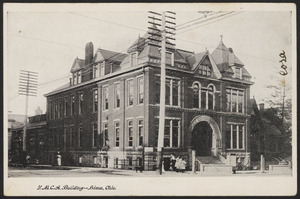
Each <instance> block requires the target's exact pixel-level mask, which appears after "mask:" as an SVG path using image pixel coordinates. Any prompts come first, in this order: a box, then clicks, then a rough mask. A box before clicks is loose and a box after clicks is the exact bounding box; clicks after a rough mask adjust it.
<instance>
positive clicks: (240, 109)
mask: <svg viewBox="0 0 300 199" xmlns="http://www.w3.org/2000/svg"><path fill="white" fill-rule="evenodd" d="M243 108H244V91H240V90H239V91H238V112H239V113H243V112H244V111H243Z"/></svg>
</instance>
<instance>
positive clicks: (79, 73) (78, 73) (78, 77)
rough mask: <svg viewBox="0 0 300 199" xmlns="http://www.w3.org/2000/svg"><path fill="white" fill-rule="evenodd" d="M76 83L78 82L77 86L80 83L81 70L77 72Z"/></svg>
mask: <svg viewBox="0 0 300 199" xmlns="http://www.w3.org/2000/svg"><path fill="white" fill-rule="evenodd" d="M77 79H78V80H77V81H78V84H80V83H81V70H80V71H78V72H77Z"/></svg>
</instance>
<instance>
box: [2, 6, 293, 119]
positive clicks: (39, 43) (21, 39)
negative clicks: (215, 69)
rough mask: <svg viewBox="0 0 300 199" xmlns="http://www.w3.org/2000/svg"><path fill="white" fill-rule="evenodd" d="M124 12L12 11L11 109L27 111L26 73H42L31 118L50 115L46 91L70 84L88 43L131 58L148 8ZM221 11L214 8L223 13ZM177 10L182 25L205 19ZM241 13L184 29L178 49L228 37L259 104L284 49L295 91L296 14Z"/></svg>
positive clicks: (8, 50)
mask: <svg viewBox="0 0 300 199" xmlns="http://www.w3.org/2000/svg"><path fill="white" fill-rule="evenodd" d="M195 5H196V4H195ZM126 7H128V5H123V6H121V7H120V6H119V7H116V8H114V7H113V6H108V7H105V6H102V5H100V7H99V5H97V6H90V5H89V6H88V7H84V8H85V9H83V8H81V9H77V10H76V9H75V10H69V9H62V8H61V7H60V6H59V5H57V8H53V7H52V9H49V10H46V11H45V7H44V8H42V7H37V8H35V10H31V9H24V11H23V10H22V9H12V10H11V11H9V12H8V13H7V15H6V18H5V19H6V23H5V25H6V26H5V28H6V29H5V31H6V32H5V36H6V37H5V38H6V40H5V51H4V53H5V58H6V59H5V60H6V62H5V65H4V69H5V70H4V72H5V78H4V87H5V89H6V90H5V95H4V96H5V97H6V99H7V100H6V104H5V106H6V108H7V111H9V113H12V114H24V113H25V96H22V95H17V92H18V82H19V71H20V70H29V71H34V72H37V73H38V83H39V86H38V96H37V97H29V108H28V114H29V115H34V111H35V109H36V108H37V107H38V106H39V107H40V108H41V109H42V111H43V113H45V110H46V98H45V97H44V96H43V95H44V94H46V93H49V92H50V91H52V90H54V89H56V88H58V87H60V86H62V85H64V84H66V83H68V82H69V77H70V69H71V66H72V64H73V61H74V59H75V58H76V57H78V58H83V59H84V48H85V45H86V43H88V42H93V44H94V51H95V50H96V49H97V48H99V47H100V48H103V49H107V50H112V51H116V52H123V53H125V52H126V50H127V48H128V47H129V46H130V45H131V44H132V43H133V42H134V41H135V40H136V39H137V38H138V36H139V35H140V36H143V35H144V34H145V32H146V31H147V27H148V12H147V8H145V7H143V9H126ZM97 8H98V9H97ZM153 8H155V6H154V7H153ZM153 8H152V10H155V9H153ZM171 8H172V7H171ZM184 8H185V7H184ZM220 8H222V7H214V8H213V9H214V10H215V11H220V10H223V9H220ZM176 9H177V10H176ZM173 10H174V11H175V12H176V23H177V24H178V25H180V24H183V23H185V22H189V21H192V20H194V19H197V18H200V17H203V14H201V13H199V12H198V11H204V10H205V7H204V8H203V7H201V6H200V7H197V6H192V8H191V9H187V8H185V9H180V11H179V10H178V6H177V8H174V9H173ZM207 10H212V7H210V8H207ZM224 10H228V8H226V9H224ZM231 10H239V9H238V8H236V7H234V8H232V9H231ZM231 10H230V11H231ZM239 11H240V10H239ZM242 11H243V12H239V13H236V14H235V15H232V16H230V17H227V18H224V19H222V20H219V21H215V22H211V23H204V24H200V25H195V26H191V27H190V28H186V29H183V30H178V31H177V35H176V47H177V48H181V49H185V50H189V51H194V52H196V53H198V52H202V51H205V50H206V49H207V50H209V51H210V52H213V50H214V49H215V48H216V47H217V46H218V44H219V42H220V35H223V42H224V44H225V45H226V46H227V47H231V48H232V49H233V52H234V53H235V54H236V56H237V57H238V58H239V59H240V60H241V61H242V62H243V63H244V65H245V68H246V69H247V70H248V71H249V73H250V74H251V75H252V81H253V82H254V85H253V86H251V98H252V97H253V96H255V99H256V101H257V102H258V103H261V102H264V100H265V99H267V98H269V97H270V94H271V91H270V90H268V89H266V86H268V85H275V86H280V80H282V79H283V77H282V76H281V75H280V74H279V72H280V71H281V68H280V67H281V64H280V63H279V60H280V59H281V58H280V57H279V53H281V52H282V50H284V51H285V54H286V57H287V62H286V63H285V65H286V66H287V70H288V75H287V76H285V80H286V85H287V87H291V86H292V58H293V57H292V20H291V19H292V18H291V17H292V15H291V12H288V11H253V10H251V11H248V10H247V9H246V10H245V9H243V10H242ZM288 95H291V93H288Z"/></svg>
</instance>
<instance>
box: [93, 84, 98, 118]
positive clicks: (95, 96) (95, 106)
mask: <svg viewBox="0 0 300 199" xmlns="http://www.w3.org/2000/svg"><path fill="white" fill-rule="evenodd" d="M97 111H98V90H97V89H94V90H93V112H97Z"/></svg>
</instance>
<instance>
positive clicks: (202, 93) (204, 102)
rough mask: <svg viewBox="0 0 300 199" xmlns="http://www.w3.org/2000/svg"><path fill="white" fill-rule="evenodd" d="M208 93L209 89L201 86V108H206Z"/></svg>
mask: <svg viewBox="0 0 300 199" xmlns="http://www.w3.org/2000/svg"><path fill="white" fill-rule="evenodd" d="M206 94H207V90H206V89H205V88H201V108H206Z"/></svg>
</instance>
